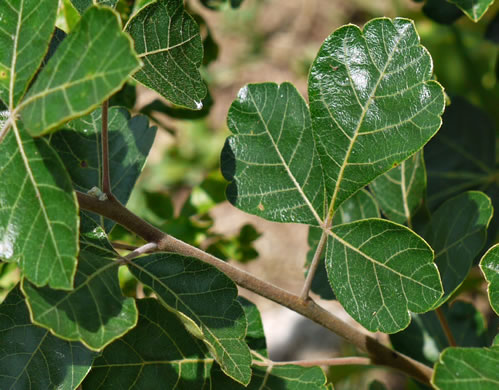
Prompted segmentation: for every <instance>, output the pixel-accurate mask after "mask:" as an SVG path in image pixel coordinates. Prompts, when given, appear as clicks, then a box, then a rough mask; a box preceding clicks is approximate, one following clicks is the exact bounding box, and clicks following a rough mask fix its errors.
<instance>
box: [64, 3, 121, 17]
mask: <svg viewBox="0 0 499 390" xmlns="http://www.w3.org/2000/svg"><path fill="white" fill-rule="evenodd" d="M117 2H118V0H71V4H73V7H75V8H76V10H77V11H78V12H79V13H80V14H83V13H84V12H85V11H86V10H87V9H88V8H89V7H91V6H92V5H94V4H99V5H107V6H108V7H115V6H116V3H117Z"/></svg>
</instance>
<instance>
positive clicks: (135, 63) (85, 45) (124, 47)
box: [19, 7, 140, 136]
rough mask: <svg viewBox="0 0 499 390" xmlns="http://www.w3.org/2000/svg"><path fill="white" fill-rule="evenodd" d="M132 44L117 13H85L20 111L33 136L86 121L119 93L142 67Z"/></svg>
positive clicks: (103, 10)
mask: <svg viewBox="0 0 499 390" xmlns="http://www.w3.org/2000/svg"><path fill="white" fill-rule="evenodd" d="M131 44H132V42H131V40H130V38H129V37H128V35H127V34H125V33H123V32H122V31H121V25H120V21H119V19H118V16H117V15H116V14H115V13H114V12H113V11H112V10H111V9H109V8H98V7H92V8H90V9H89V10H88V11H87V12H85V14H84V15H83V17H82V18H81V20H80V22H79V23H78V25H77V26H76V27H75V29H74V30H73V31H72V32H71V33H70V34H69V35H68V36H67V37H66V39H64V41H63V42H62V43H61V44H60V46H59V48H58V50H57V52H56V53H55V54H54V56H53V57H52V58H51V59H50V61H49V62H48V64H47V65H46V66H45V67H44V68H43V70H42V71H41V72H40V75H39V76H38V78H37V80H36V82H35V83H34V84H33V86H32V87H31V89H30V90H29V91H28V93H27V94H26V97H25V99H24V100H23V101H22V102H21V105H20V106H19V109H20V112H21V116H22V118H23V120H24V123H25V125H26V128H27V129H28V131H29V132H30V134H32V135H33V136H38V135H42V134H44V133H47V132H48V131H50V130H52V129H54V128H55V127H57V126H59V125H61V124H62V123H64V122H65V121H67V120H69V119H72V118H75V117H78V116H81V115H84V114H86V113H87V112H89V111H91V110H92V109H94V108H95V107H97V105H98V104H99V103H100V102H102V101H103V100H104V99H106V98H108V97H109V96H111V95H112V94H113V93H114V92H116V91H117V90H119V89H120V88H121V86H122V85H123V83H124V82H125V81H126V79H127V78H128V76H129V75H131V74H132V73H133V72H134V71H135V70H137V69H138V67H139V65H140V62H139V60H138V59H137V57H136V56H135V53H134V52H133V49H132V47H131Z"/></svg>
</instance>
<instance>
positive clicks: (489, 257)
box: [480, 244, 499, 315]
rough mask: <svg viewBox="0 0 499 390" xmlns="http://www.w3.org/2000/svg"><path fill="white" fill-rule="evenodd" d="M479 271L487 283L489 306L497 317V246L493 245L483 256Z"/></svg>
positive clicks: (498, 301)
mask: <svg viewBox="0 0 499 390" xmlns="http://www.w3.org/2000/svg"><path fill="white" fill-rule="evenodd" d="M480 269H481V270H482V272H483V274H484V276H485V279H487V282H488V283H489V287H488V292H489V301H490V306H491V307H492V309H494V311H495V312H496V313H497V315H499V244H496V245H494V246H493V247H492V248H490V249H489V250H488V251H487V253H485V255H483V257H482V260H480Z"/></svg>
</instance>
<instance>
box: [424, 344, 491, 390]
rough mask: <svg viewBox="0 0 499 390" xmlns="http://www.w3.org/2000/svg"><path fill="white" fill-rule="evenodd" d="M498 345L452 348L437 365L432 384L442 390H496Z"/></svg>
mask: <svg viewBox="0 0 499 390" xmlns="http://www.w3.org/2000/svg"><path fill="white" fill-rule="evenodd" d="M498 366H499V347H493V348H449V349H446V350H445V351H444V352H443V353H442V355H441V356H440V360H439V362H438V363H437V364H436V365H435V372H434V374H433V379H432V383H433V384H434V385H435V387H436V388H437V389H439V390H470V389H480V390H497V387H498V386H499V371H498V370H497V367H498Z"/></svg>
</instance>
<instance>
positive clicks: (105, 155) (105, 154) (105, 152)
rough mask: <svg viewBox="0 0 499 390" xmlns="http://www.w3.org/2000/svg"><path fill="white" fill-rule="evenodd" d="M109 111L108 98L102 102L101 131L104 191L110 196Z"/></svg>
mask: <svg viewBox="0 0 499 390" xmlns="http://www.w3.org/2000/svg"><path fill="white" fill-rule="evenodd" d="M108 111H109V101H108V100H106V101H104V103H102V132H101V142H102V183H101V187H102V192H104V193H105V194H106V195H107V196H108V197H109V198H110V197H111V196H112V194H111V179H110V175H109V141H108V138H109V137H108V131H107V127H108V123H107V122H108Z"/></svg>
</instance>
